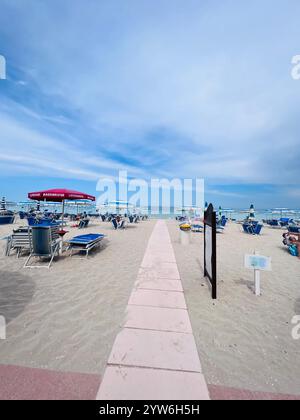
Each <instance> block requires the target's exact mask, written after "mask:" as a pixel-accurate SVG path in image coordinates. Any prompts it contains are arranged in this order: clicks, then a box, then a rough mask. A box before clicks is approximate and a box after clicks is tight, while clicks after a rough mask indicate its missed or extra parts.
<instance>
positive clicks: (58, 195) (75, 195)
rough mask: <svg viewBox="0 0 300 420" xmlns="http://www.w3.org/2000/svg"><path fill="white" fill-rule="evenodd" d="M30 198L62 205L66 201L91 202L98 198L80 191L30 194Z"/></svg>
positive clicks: (63, 190) (47, 191)
mask: <svg viewBox="0 0 300 420" xmlns="http://www.w3.org/2000/svg"><path fill="white" fill-rule="evenodd" d="M28 198H30V199H31V200H37V201H53V202H54V203H62V202H63V201H65V200H90V201H96V197H94V196H92V195H89V194H85V193H82V192H79V191H72V190H65V189H53V190H45V191H38V192H31V193H28Z"/></svg>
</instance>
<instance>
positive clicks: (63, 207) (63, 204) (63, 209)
mask: <svg viewBox="0 0 300 420" xmlns="http://www.w3.org/2000/svg"><path fill="white" fill-rule="evenodd" d="M64 215H65V200H63V202H62V216H61V221H62V223H61V227H62V228H63V227H64Z"/></svg>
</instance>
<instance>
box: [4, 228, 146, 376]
mask: <svg viewBox="0 0 300 420" xmlns="http://www.w3.org/2000/svg"><path fill="white" fill-rule="evenodd" d="M19 224H20V222H19V223H16V224H15V226H18V225H19ZM153 224H154V222H153V221H145V222H141V223H139V224H137V225H131V226H129V227H128V228H127V229H126V230H124V231H114V230H113V229H112V225H111V223H102V222H92V223H91V225H90V227H89V228H88V229H85V230H84V233H104V234H105V235H107V238H106V240H105V243H104V244H103V246H102V248H101V249H99V250H95V252H93V253H91V254H90V257H89V259H88V260H85V259H76V258H75V257H74V258H70V257H68V256H62V257H60V258H59V260H57V261H55V262H54V263H53V265H52V267H51V269H50V270H47V269H23V268H22V267H23V265H24V261H25V257H22V258H20V259H17V257H16V256H15V255H14V254H12V255H11V256H10V257H4V256H3V251H4V245H5V241H0V255H1V256H0V279H1V281H0V314H1V315H4V316H5V318H6V320H7V323H8V325H7V339H6V340H1V341H0V363H1V364H2V365H6V364H10V365H17V366H26V367H33V368H43V369H53V370H56V371H67V372H81V373H93V374H101V373H102V370H103V368H104V366H105V363H106V361H107V358H108V355H109V352H110V350H111V346H112V343H113V341H114V339H115V336H116V335H117V333H118V330H119V327H120V324H121V323H122V321H123V318H124V310H125V307H126V304H127V302H128V298H129V295H130V293H131V290H132V288H133V285H134V282H135V280H136V277H137V273H138V269H139V266H140V264H141V261H142V258H143V255H144V252H145V248H146V245H147V242H148V238H149V236H150V234H151V231H152V228H153ZM11 230H12V225H6V226H2V227H0V237H3V236H5V235H7V234H9V233H10V232H11ZM67 230H69V233H68V234H67V236H66V238H68V237H73V236H76V235H79V234H82V231H80V230H78V229H76V228H68V229H67Z"/></svg>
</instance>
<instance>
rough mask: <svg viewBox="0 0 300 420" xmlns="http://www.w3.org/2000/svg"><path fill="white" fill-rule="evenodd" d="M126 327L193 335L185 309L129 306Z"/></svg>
mask: <svg viewBox="0 0 300 420" xmlns="http://www.w3.org/2000/svg"><path fill="white" fill-rule="evenodd" d="M124 327H126V328H139V329H145V330H157V331H173V332H181V333H189V334H192V327H191V323H190V318H189V315H188V312H187V311H186V310H185V309H169V308H150V307H147V306H133V305H129V306H128V307H127V313H126V320H125V324H124Z"/></svg>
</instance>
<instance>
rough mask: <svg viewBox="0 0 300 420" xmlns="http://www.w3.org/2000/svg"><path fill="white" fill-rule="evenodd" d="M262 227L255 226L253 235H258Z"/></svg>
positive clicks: (259, 225)
mask: <svg viewBox="0 0 300 420" xmlns="http://www.w3.org/2000/svg"><path fill="white" fill-rule="evenodd" d="M262 227H263V225H261V224H259V223H258V224H257V225H255V226H254V227H253V235H260V232H261V230H262Z"/></svg>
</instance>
